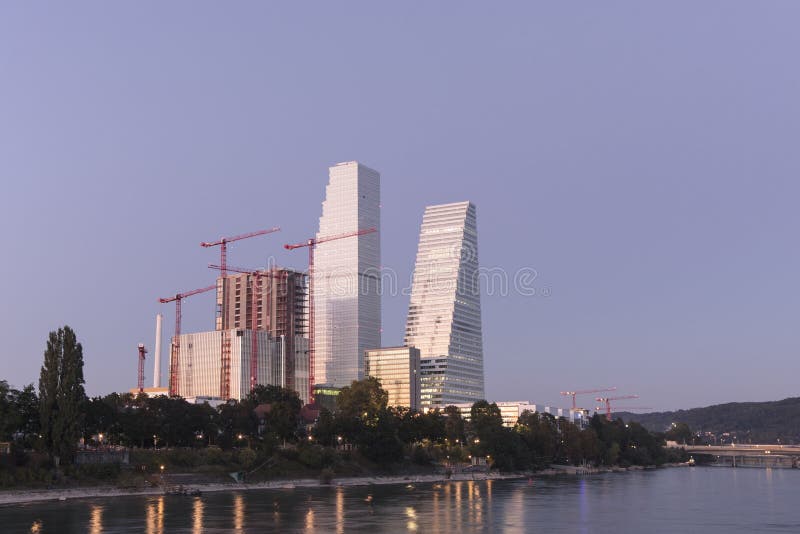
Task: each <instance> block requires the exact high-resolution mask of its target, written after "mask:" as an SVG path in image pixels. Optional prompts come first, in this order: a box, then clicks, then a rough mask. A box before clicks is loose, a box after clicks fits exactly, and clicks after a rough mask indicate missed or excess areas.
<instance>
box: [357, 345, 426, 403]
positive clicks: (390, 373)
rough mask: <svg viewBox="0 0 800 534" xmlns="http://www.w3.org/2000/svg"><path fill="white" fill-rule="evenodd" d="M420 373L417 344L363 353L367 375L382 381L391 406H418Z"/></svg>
mask: <svg viewBox="0 0 800 534" xmlns="http://www.w3.org/2000/svg"><path fill="white" fill-rule="evenodd" d="M419 373H420V370H419V349H416V348H414V347H388V348H381V349H372V350H368V351H367V352H366V353H365V355H364V374H365V375H366V376H372V377H375V378H377V379H378V380H380V382H381V387H383V389H385V390H386V392H387V393H388V394H389V406H405V407H407V408H413V409H415V410H416V409H419V407H420V406H419V395H420V374H419Z"/></svg>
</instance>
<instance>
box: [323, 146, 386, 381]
mask: <svg viewBox="0 0 800 534" xmlns="http://www.w3.org/2000/svg"><path fill="white" fill-rule="evenodd" d="M373 227H374V228H376V229H378V230H380V174H378V172H377V171H374V170H372V169H370V168H368V167H365V166H364V165H361V164H360V163H358V162H356V161H350V162H346V163H339V164H337V165H334V166H333V167H331V168H330V169H329V181H328V186H327V188H326V190H325V201H324V202H323V203H322V216H321V217H320V219H319V233H318V234H317V237H323V236H332V235H338V234H344V233H349V232H355V231H358V230H363V229H367V228H373ZM314 254H315V260H314V271H313V273H312V276H313V278H314V279H313V284H312V291H313V293H314V360H315V361H314V375H315V376H314V381H315V382H316V383H317V384H327V385H330V386H334V387H343V386H347V385H350V382H352V381H353V380H360V379H361V378H363V377H364V351H365V350H367V349H371V348H374V347H380V346H381V297H380V283H381V280H380V272H379V271H380V263H381V247H380V232H379V231H378V232H374V233H371V234H366V235H361V236H355V237H348V238H345V239H337V240H333V241H329V242H327V243H322V244H320V245H318V246H317V248H316V250H315V252H314Z"/></svg>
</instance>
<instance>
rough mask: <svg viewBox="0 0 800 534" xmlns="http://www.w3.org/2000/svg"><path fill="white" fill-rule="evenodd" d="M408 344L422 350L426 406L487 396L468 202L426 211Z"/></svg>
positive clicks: (474, 233)
mask: <svg viewBox="0 0 800 534" xmlns="http://www.w3.org/2000/svg"><path fill="white" fill-rule="evenodd" d="M405 344H406V345H407V346H413V347H416V348H418V349H419V350H420V357H421V365H420V369H421V374H422V384H421V395H420V404H421V405H422V406H423V407H444V406H447V405H449V404H458V403H465V402H475V401H477V400H481V399H483V398H484V390H483V336H482V333H481V297H480V284H479V280H478V232H477V221H476V215H475V206H474V205H473V204H472V203H470V202H458V203H455V204H442V205H439V206H428V207H427V208H425V214H424V215H423V217H422V228H421V230H420V237H419V248H418V250H417V262H416V265H415V266H414V280H413V284H412V287H411V302H410V304H409V308H408V322H407V323H406V336H405Z"/></svg>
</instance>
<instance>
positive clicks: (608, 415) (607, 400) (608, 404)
mask: <svg viewBox="0 0 800 534" xmlns="http://www.w3.org/2000/svg"><path fill="white" fill-rule="evenodd" d="M638 398H639V395H622V396H620V397H597V398H596V399H595V400H596V401H597V402H602V403H604V404H605V405H606V419H607V420H608V421H611V401H616V400H623V399H638Z"/></svg>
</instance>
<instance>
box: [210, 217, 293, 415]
mask: <svg viewBox="0 0 800 534" xmlns="http://www.w3.org/2000/svg"><path fill="white" fill-rule="evenodd" d="M278 231H280V227H278V226H275V227H273V228H270V229H268V230H256V231H255V232H248V233H246V234H241V235H235V236H232V237H223V238H221V239H218V240H217V241H213V242H205V241H204V242H203V243H200V246H201V247H205V248H209V247H216V246H218V245H219V267H220V269H219V271H220V273H219V274H220V277H222V280H223V281H222V284H223V287H225V286H224V284H225V277H226V276H227V275H228V269H227V266H228V243H233V242H234V241H241V240H242V239H248V238H250V237H256V236H260V235H265V234H271V233H273V232H278ZM222 299H223V301H224V299H225V295H224V294H223V295H222ZM221 314H222V307H221V306H220V305H219V304H217V319H219V318H220V316H221ZM222 322H223V321H219V323H218V328H219V329H220V330H221V331H222V343H221V345H220V348H221V350H220V352H221V354H220V370H221V376H220V389H221V391H220V395H221V396H222V398H223V399H224V400H228V398H229V397H230V373H231V339H230V336H229V335H228V331H227V330H225V329H224V328H223V325H222ZM251 378H252V377H251Z"/></svg>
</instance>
